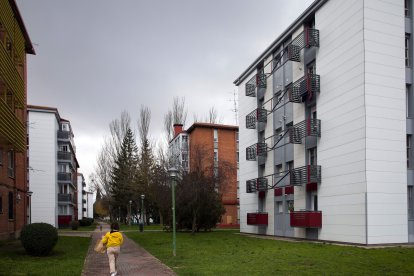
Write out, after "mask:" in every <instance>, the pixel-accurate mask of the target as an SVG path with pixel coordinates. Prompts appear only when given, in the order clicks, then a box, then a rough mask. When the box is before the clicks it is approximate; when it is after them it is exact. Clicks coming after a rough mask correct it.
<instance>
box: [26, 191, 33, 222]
mask: <svg viewBox="0 0 414 276" xmlns="http://www.w3.org/2000/svg"><path fill="white" fill-rule="evenodd" d="M32 194H33V192H32V191H27V196H28V197H29V224H32Z"/></svg>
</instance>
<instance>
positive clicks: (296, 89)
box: [288, 74, 320, 103]
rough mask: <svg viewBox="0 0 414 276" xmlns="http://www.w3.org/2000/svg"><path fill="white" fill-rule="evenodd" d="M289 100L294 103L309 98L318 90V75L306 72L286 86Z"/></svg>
mask: <svg viewBox="0 0 414 276" xmlns="http://www.w3.org/2000/svg"><path fill="white" fill-rule="evenodd" d="M288 91H289V101H291V102H294V103H301V102H305V101H306V100H307V99H308V100H310V99H312V97H313V96H314V95H315V93H317V92H320V77H319V75H315V74H306V75H305V76H303V77H302V78H300V79H299V80H297V81H295V82H294V83H293V84H292V85H291V87H289V88H288Z"/></svg>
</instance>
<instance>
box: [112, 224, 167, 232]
mask: <svg viewBox="0 0 414 276" xmlns="http://www.w3.org/2000/svg"><path fill="white" fill-rule="evenodd" d="M120 229H121V231H139V225H131V226H130V225H125V224H122V225H121V226H120ZM162 229H163V226H162V225H159V224H152V225H144V231H145V230H162Z"/></svg>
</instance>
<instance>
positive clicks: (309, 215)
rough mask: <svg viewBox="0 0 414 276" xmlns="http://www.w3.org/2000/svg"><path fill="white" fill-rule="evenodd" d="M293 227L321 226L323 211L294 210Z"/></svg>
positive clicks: (291, 220) (291, 222)
mask: <svg viewBox="0 0 414 276" xmlns="http://www.w3.org/2000/svg"><path fill="white" fill-rule="evenodd" d="M290 226H291V227H304V228H321V227H322V212H321V211H294V212H291V213H290Z"/></svg>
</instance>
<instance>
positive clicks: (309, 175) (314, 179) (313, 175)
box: [290, 165, 322, 186]
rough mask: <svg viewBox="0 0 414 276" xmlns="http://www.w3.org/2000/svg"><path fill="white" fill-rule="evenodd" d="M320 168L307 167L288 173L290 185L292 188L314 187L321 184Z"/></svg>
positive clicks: (314, 166) (315, 166)
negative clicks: (315, 184)
mask: <svg viewBox="0 0 414 276" xmlns="http://www.w3.org/2000/svg"><path fill="white" fill-rule="evenodd" d="M321 172H322V169H321V166H317V165H307V166H303V167H299V168H295V169H293V170H291V172H290V184H291V185H294V186H302V185H314V183H318V184H319V183H321V178H322V177H321V174H322V173H321Z"/></svg>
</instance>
